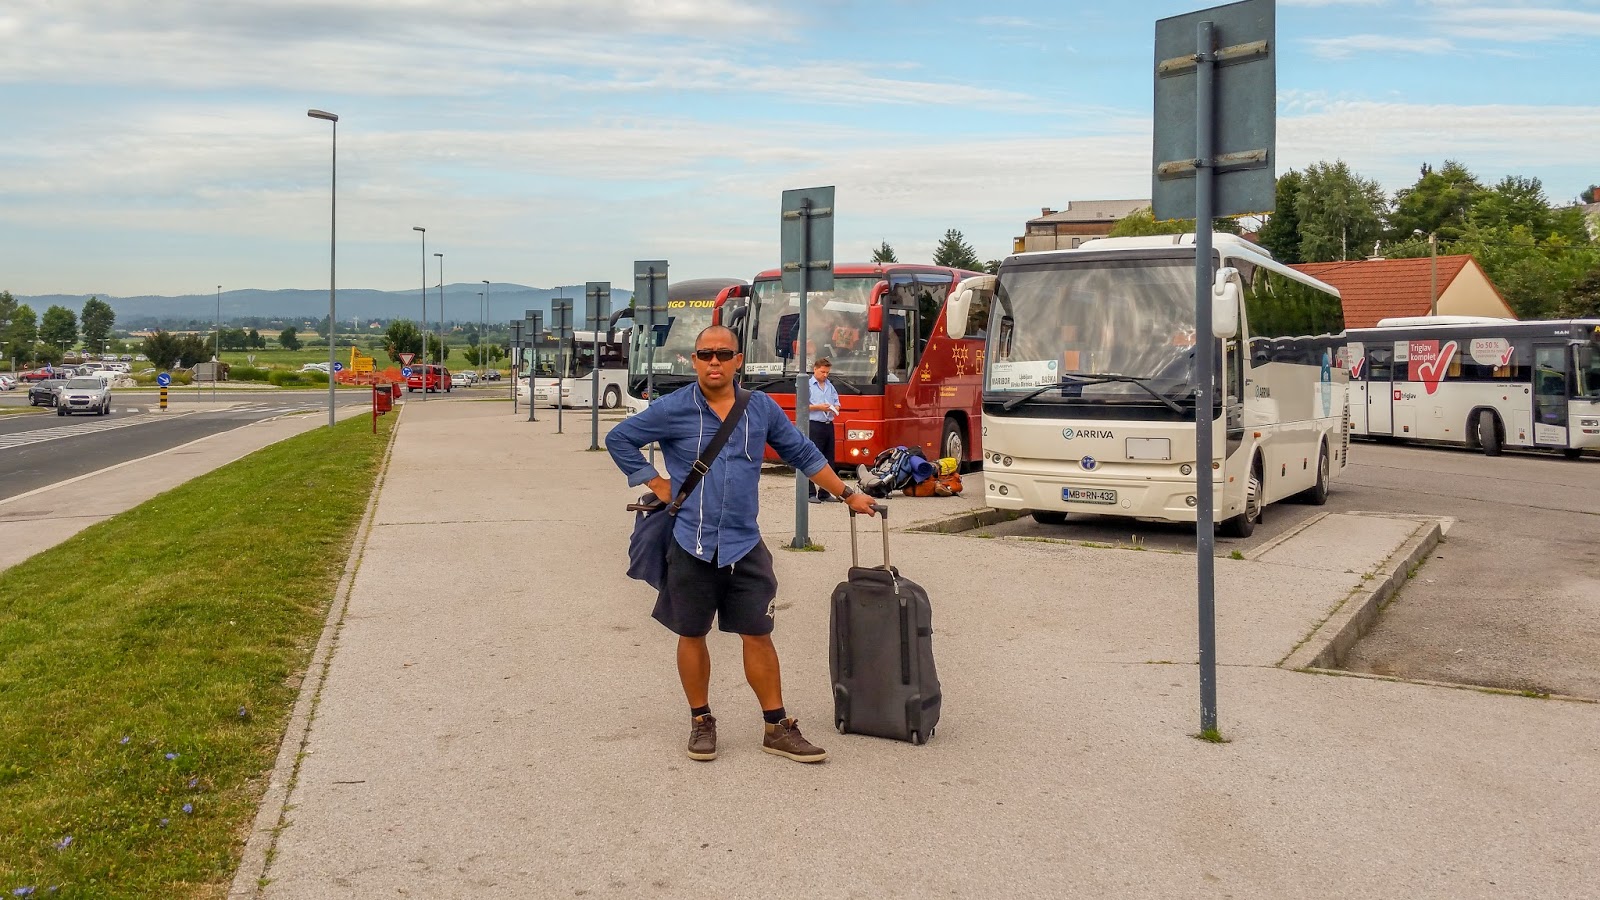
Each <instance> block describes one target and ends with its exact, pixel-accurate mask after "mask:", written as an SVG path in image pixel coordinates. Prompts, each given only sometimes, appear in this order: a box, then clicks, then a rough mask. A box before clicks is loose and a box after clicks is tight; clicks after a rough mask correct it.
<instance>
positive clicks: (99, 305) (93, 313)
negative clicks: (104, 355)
mask: <svg viewBox="0 0 1600 900" xmlns="http://www.w3.org/2000/svg"><path fill="white" fill-rule="evenodd" d="M116 321H117V314H116V312H114V311H113V310H112V309H111V304H109V303H107V302H105V301H104V300H101V299H100V298H99V297H90V298H89V299H88V300H86V301H84V304H83V314H82V315H81V316H80V317H79V318H78V322H79V323H80V325H81V326H82V327H81V328H80V329H79V330H80V331H82V332H83V343H84V346H86V347H93V348H99V347H103V346H105V345H106V344H107V343H108V342H109V341H110V338H111V326H112V325H114V324H116Z"/></svg>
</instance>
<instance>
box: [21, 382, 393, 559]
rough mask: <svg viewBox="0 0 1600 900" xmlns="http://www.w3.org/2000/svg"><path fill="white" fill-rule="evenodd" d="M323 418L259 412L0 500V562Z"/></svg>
mask: <svg viewBox="0 0 1600 900" xmlns="http://www.w3.org/2000/svg"><path fill="white" fill-rule="evenodd" d="M224 408H225V407H224ZM366 413H367V410H366V409H365V408H363V407H359V406H355V407H342V408H340V409H339V410H338V411H337V413H336V415H337V417H338V418H339V419H341V420H343V419H347V418H349V417H350V416H352V415H356V414H363V415H365V414H366ZM184 414H186V413H179V415H184ZM325 424H327V420H326V419H325V418H322V417H319V416H317V415H314V414H312V415H291V416H279V417H277V418H273V419H264V420H262V421H260V422H253V423H251V424H249V425H245V426H243V427H240V428H235V429H233V430H232V431H224V432H219V433H217V434H213V435H208V436H206V437H203V438H200V439H199V440H196V441H190V442H189V443H187V444H181V445H179V446H177V447H173V448H170V449H168V450H163V451H161V452H160V453H155V454H152V455H150V456H146V457H142V458H140V459H133V460H128V461H127V462H123V463H118V464H117V465H114V466H109V467H107V468H104V469H101V470H99V471H98V472H91V473H89V474H87V475H82V476H79V477H77V478H69V479H67V480H66V481H61V482H58V483H56V484H52V485H49V486H48V487H43V488H40V489H38V490H36V491H29V492H28V493H26V494H18V495H17V496H15V497H8V498H6V499H5V500H0V570H4V569H8V568H10V567H11V566H14V565H16V564H17V563H19V562H22V561H23V560H25V559H27V558H28V557H30V556H33V555H34V554H36V553H42V552H44V551H46V550H48V549H50V548H51V547H54V546H56V545H57V544H59V543H61V542H62V541H65V540H66V539H67V538H70V537H72V536H73V535H75V534H77V533H78V532H80V531H82V530H83V529H85V528H88V527H89V526H90V525H93V524H95V523H96V522H102V521H104V520H106V519H109V518H110V517H112V516H114V515H116V514H117V513H120V512H124V511H126V510H129V509H132V508H133V507H135V506H138V505H139V504H141V503H143V502H145V501H146V500H149V499H150V498H151V497H154V496H156V495H157V494H160V493H161V492H163V491H167V490H171V489H172V488H175V487H177V486H178V485H180V484H183V483H184V482H186V481H189V480H190V479H192V478H195V477H196V476H199V475H203V474H205V473H207V472H210V471H211V470H213V469H217V468H221V467H222V466H225V465H227V464H228V463H230V462H233V461H234V460H236V459H240V458H242V457H245V456H248V455H250V454H251V453H254V452H256V451H257V450H260V449H261V448H263V447H267V446H270V445H272V444H276V443H277V442H279V441H281V440H284V439H285V438H290V437H293V436H295V435H297V434H302V433H304V432H306V431H310V430H311V429H313V428H316V427H317V426H318V425H325ZM134 427H137V426H134ZM69 440H70V439H69Z"/></svg>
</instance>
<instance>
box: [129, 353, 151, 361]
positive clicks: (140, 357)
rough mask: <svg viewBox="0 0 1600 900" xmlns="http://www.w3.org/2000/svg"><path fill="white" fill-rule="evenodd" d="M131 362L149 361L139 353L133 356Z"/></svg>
mask: <svg viewBox="0 0 1600 900" xmlns="http://www.w3.org/2000/svg"><path fill="white" fill-rule="evenodd" d="M133 361H134V362H149V361H150V360H149V359H148V358H146V357H145V355H144V354H143V353H139V354H135V355H134V357H133Z"/></svg>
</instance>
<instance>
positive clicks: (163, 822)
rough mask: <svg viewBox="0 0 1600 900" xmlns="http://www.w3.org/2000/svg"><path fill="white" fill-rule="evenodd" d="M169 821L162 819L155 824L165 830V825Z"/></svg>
mask: <svg viewBox="0 0 1600 900" xmlns="http://www.w3.org/2000/svg"><path fill="white" fill-rule="evenodd" d="M170 821H172V820H171V819H162V820H161V821H160V822H158V823H157V824H158V825H160V826H161V827H162V828H165V827H167V823H168V822H170Z"/></svg>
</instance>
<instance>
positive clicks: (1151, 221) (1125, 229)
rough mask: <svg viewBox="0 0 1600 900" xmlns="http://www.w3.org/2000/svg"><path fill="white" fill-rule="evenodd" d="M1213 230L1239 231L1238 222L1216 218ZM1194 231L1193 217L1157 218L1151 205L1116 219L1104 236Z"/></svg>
mask: <svg viewBox="0 0 1600 900" xmlns="http://www.w3.org/2000/svg"><path fill="white" fill-rule="evenodd" d="M1211 228H1212V230H1213V231H1221V232H1226V233H1228V234H1238V233H1239V222H1238V220H1236V219H1217V220H1215V221H1213V222H1212V223H1211ZM1193 232H1194V220H1193V219H1157V218H1156V214H1155V210H1154V209H1152V208H1151V207H1148V206H1146V207H1144V208H1143V209H1137V210H1134V211H1133V212H1132V213H1129V214H1128V215H1126V216H1124V217H1123V218H1121V219H1119V220H1117V224H1115V225H1113V226H1111V231H1110V232H1109V233H1107V234H1106V237H1148V236H1150V235H1154V234H1192V233H1193Z"/></svg>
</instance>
